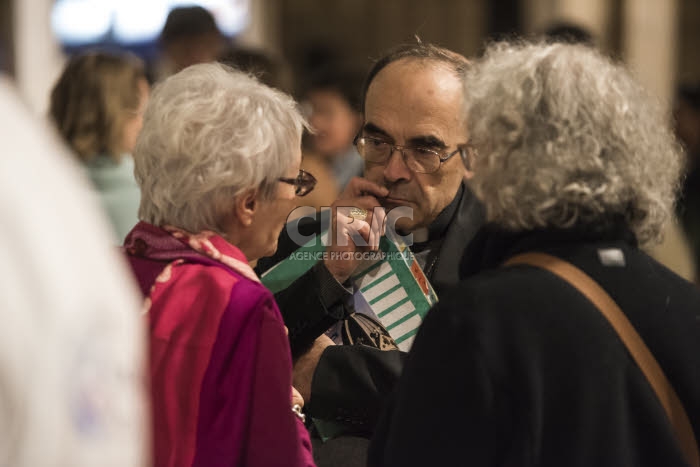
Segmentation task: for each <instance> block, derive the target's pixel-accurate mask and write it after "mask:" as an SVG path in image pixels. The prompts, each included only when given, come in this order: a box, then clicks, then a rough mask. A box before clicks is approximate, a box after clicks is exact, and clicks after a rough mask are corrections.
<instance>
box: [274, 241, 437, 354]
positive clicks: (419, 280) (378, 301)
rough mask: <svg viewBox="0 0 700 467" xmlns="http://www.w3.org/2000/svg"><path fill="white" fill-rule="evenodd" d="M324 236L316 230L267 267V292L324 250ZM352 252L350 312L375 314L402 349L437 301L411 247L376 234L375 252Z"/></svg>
mask: <svg viewBox="0 0 700 467" xmlns="http://www.w3.org/2000/svg"><path fill="white" fill-rule="evenodd" d="M327 235H328V233H327V232H324V233H322V234H320V235H317V236H316V237H314V238H313V239H311V240H310V241H308V242H307V243H306V244H305V245H303V246H301V247H300V248H298V249H297V250H296V251H295V252H294V253H292V254H291V255H290V256H289V257H288V258H286V259H285V260H283V261H281V262H280V263H278V264H277V265H275V266H274V267H273V268H272V269H270V270H268V271H267V272H266V273H265V274H263V276H262V278H261V280H262V283H263V284H265V286H266V287H268V288H269V289H270V290H271V291H272V292H273V293H276V292H278V291H280V290H283V289H285V288H287V287H288V286H289V285H290V284H291V283H292V282H294V281H295V280H296V279H297V278H299V277H301V276H302V275H303V274H304V273H306V272H307V271H308V270H309V269H311V267H313V265H314V264H316V263H317V262H318V261H319V260H322V259H323V258H324V255H327V254H329V253H326V246H325V245H327V244H328V241H327V240H328V238H327ZM324 236H326V237H324ZM348 254H351V253H348ZM355 254H356V255H359V256H358V258H361V259H362V263H361V265H360V267H358V269H357V271H356V273H355V275H354V276H353V277H352V282H353V288H354V290H355V291H356V292H355V294H354V298H355V311H357V312H360V313H366V314H370V315H375V316H376V317H377V318H378V319H379V321H380V322H381V323H382V324H383V325H384V327H386V329H387V330H388V331H389V334H390V335H391V337H393V338H394V340H395V341H396V344H397V345H398V346H399V349H401V350H403V351H405V352H407V351H408V350H409V349H410V348H411V344H413V339H414V338H415V336H416V333H417V332H418V328H419V327H420V325H421V323H422V322H423V318H424V317H425V315H426V314H427V313H428V310H430V308H431V307H432V306H433V305H434V304H435V303H437V295H436V294H435V291H434V290H433V288H432V286H431V285H430V283H429V282H428V279H427V278H426V277H425V274H424V273H423V270H422V269H421V268H420V266H419V265H418V263H417V261H416V259H415V257H414V256H413V253H412V252H411V250H410V249H409V248H408V246H406V244H405V243H404V242H403V241H402V240H401V238H400V237H398V236H397V235H395V234H393V233H392V232H389V231H387V235H386V236H384V237H382V239H381V241H380V243H379V252H364V253H355Z"/></svg>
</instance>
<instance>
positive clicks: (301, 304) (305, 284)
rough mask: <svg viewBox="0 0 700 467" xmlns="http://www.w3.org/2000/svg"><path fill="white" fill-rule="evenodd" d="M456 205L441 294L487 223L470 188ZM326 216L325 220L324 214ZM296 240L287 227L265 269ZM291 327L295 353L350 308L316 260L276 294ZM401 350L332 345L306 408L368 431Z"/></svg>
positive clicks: (436, 280)
mask: <svg viewBox="0 0 700 467" xmlns="http://www.w3.org/2000/svg"><path fill="white" fill-rule="evenodd" d="M458 195H461V199H460V200H458V208H457V210H456V211H455V214H454V216H453V217H452V219H451V221H450V222H449V224H448V227H447V230H446V232H445V235H444V240H443V242H442V244H441V246H440V251H439V256H438V260H437V263H436V264H435V269H434V273H433V275H432V277H429V279H430V280H431V282H432V284H433V286H434V288H435V290H436V292H437V294H438V297H439V296H440V293H441V291H442V290H443V289H444V287H446V286H448V285H451V284H455V283H456V282H457V280H458V274H459V262H460V258H461V257H462V253H463V251H464V249H465V247H466V245H467V243H468V242H469V240H470V239H471V238H472V236H473V235H474V234H475V233H476V231H477V230H478V229H479V227H480V226H481V225H482V223H483V218H484V216H483V208H482V207H481V204H480V203H479V202H478V201H477V200H476V198H475V197H474V195H473V194H472V193H471V191H469V189H467V188H466V186H465V189H464V190H460V192H459V193H458ZM325 222H327V220H325ZM294 227H296V228H298V230H299V232H300V233H301V234H302V235H309V234H311V233H319V232H320V231H321V230H322V227H327V223H326V224H325V225H324V226H322V222H320V221H318V220H313V219H309V218H305V219H301V220H300V221H298V223H297V225H295V226H294ZM296 248H297V245H296V244H295V243H294V242H292V241H291V238H290V236H289V233H288V229H284V230H283V232H282V235H281V237H280V239H279V244H278V250H277V253H276V254H275V255H274V256H273V257H271V258H266V259H264V260H261V261H260V262H259V264H258V267H257V270H258V272H259V273H262V272H264V271H265V270H267V269H269V268H270V267H271V266H273V265H274V264H276V263H277V262H279V261H281V260H282V259H284V258H286V257H288V256H289V255H290V254H291V253H292V252H293V251H294V250H295V249H296ZM275 299H276V300H277V303H278V305H279V307H280V310H281V311H282V315H283V317H284V320H285V324H286V325H287V327H288V328H289V337H290V343H291V346H292V353H293V354H294V355H299V354H300V353H302V352H303V351H304V350H306V349H308V348H309V346H310V345H311V344H312V343H313V341H314V340H315V339H316V337H318V336H319V335H321V334H322V333H323V332H325V331H326V330H327V329H328V328H329V327H330V326H331V325H333V324H334V323H335V322H337V321H338V320H340V319H342V318H344V317H345V316H347V314H348V313H350V312H352V310H353V305H352V294H351V293H350V292H349V291H348V290H346V289H345V288H343V287H342V286H341V285H340V284H338V283H337V281H335V279H334V278H333V277H332V276H331V275H330V273H329V272H328V270H327V269H326V268H325V267H324V266H323V264H322V263H319V264H317V265H316V266H315V267H314V268H312V269H311V270H309V271H308V272H307V273H306V274H304V275H303V276H302V277H301V278H300V279H298V280H297V281H296V282H294V283H293V284H292V285H291V286H290V287H289V288H287V289H285V290H283V291H281V292H279V293H277V294H275ZM403 358H404V354H403V352H400V351H380V350H377V349H374V348H369V347H365V346H341V345H339V346H332V347H329V348H328V349H326V351H325V352H324V353H323V355H322V356H321V359H320V361H319V364H318V367H317V368H316V373H315V374H314V378H313V382H312V387H311V400H310V401H309V402H308V404H307V405H306V407H305V410H306V411H307V412H308V413H310V414H312V415H313V417H315V418H320V419H325V420H334V421H340V422H343V423H345V424H347V425H348V426H352V427H353V431H355V432H356V433H358V434H364V435H370V434H371V433H372V431H373V429H374V425H375V424H376V421H377V419H378V417H379V413H380V412H381V409H382V407H383V404H384V401H385V399H386V396H387V395H388V394H389V393H390V392H391V391H392V389H393V387H394V385H395V383H396V381H397V380H398V377H399V375H400V373H401V369H402V366H403V363H402V362H403Z"/></svg>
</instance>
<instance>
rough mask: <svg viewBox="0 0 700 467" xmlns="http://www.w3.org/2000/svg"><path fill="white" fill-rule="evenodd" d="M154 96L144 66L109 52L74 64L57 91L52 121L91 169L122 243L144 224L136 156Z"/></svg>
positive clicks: (68, 67)
mask: <svg viewBox="0 0 700 467" xmlns="http://www.w3.org/2000/svg"><path fill="white" fill-rule="evenodd" d="M148 93H149V85H148V82H147V81H146V77H145V74H144V69H143V64H142V63H141V62H140V61H139V60H138V59H137V58H135V57H133V56H131V55H124V54H122V55H119V54H114V53H107V52H88V53H85V54H82V55H78V56H75V57H73V58H71V59H70V60H69V62H68V64H67V65H66V67H65V69H64V70H63V73H62V74H61V76H60V77H59V79H58V81H57V82H56V84H55V85H54V88H53V90H52V91H51V103H50V109H49V112H50V115H51V118H52V119H53V121H54V123H55V124H56V127H57V128H58V131H59V133H60V134H61V136H63V138H64V140H65V141H66V142H67V143H68V146H69V147H70V148H71V149H72V150H73V152H74V153H75V154H76V155H77V157H78V158H79V159H80V161H81V162H82V163H83V164H84V166H85V167H86V168H87V173H88V175H89V176H90V179H91V180H92V183H93V185H94V187H95V189H96V190H97V192H98V193H99V195H100V199H101V201H102V205H103V207H104V209H105V211H106V212H107V214H108V215H109V218H110V220H111V221H112V227H113V230H114V234H115V236H116V240H117V241H118V243H121V242H122V241H123V239H124V237H125V236H126V234H127V233H128V232H129V230H131V228H132V227H133V226H134V225H135V224H136V222H137V221H138V218H137V213H138V207H139V198H140V194H139V189H138V185H137V184H136V180H135V179H134V173H133V172H134V162H133V159H132V157H131V152H132V151H133V149H134V145H135V144H136V137H137V135H138V133H139V131H140V130H141V124H142V120H143V110H144V108H145V106H146V102H147V100H148Z"/></svg>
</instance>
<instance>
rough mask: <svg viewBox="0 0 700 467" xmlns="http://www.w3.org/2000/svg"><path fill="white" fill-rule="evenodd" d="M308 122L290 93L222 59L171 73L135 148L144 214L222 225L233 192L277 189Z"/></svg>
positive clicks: (267, 193)
mask: <svg viewBox="0 0 700 467" xmlns="http://www.w3.org/2000/svg"><path fill="white" fill-rule="evenodd" d="M306 126H307V123H306V121H305V120H304V118H303V117H302V115H301V113H300V112H299V109H298V106H297V104H296V102H295V101H294V100H293V99H292V98H291V97H289V96H288V95H286V94H284V93H282V92H280V91H277V90H275V89H272V88H269V87H267V86H265V85H263V84H261V83H260V82H258V81H257V80H256V79H255V78H254V77H252V76H249V75H247V74H245V73H243V72H240V71H237V70H235V69H233V68H230V67H227V66H225V65H221V64H214V63H209V64H201V65H193V66H191V67H189V68H186V69H184V70H183V71H181V72H179V73H177V74H176V75H173V76H171V77H169V78H168V79H166V80H165V81H164V82H162V83H161V84H159V85H158V86H156V87H155V89H154V91H153V94H152V95H151V98H150V100H149V103H148V106H147V108H146V113H145V115H144V121H143V129H142V130H141V133H140V134H139V137H138V139H137V142H136V148H135V150H134V162H135V170H134V173H135V175H136V180H137V182H138V183H139V186H140V187H141V206H140V208H139V218H140V219H141V220H143V221H146V222H150V223H151V224H154V225H159V226H160V225H165V224H171V225H174V226H177V227H180V228H183V229H185V230H188V231H190V232H201V231H202V230H213V231H215V232H218V233H224V232H223V230H224V225H225V223H226V222H227V220H228V216H229V215H230V211H231V209H230V208H231V203H232V200H233V198H234V197H235V196H236V195H238V194H239V193H241V192H243V191H245V190H247V189H257V190H258V191H259V193H260V195H261V197H262V198H263V199H269V198H270V197H272V195H273V194H274V193H275V189H276V187H278V186H279V185H278V178H280V177H284V176H286V174H287V172H288V171H289V169H290V166H291V164H292V163H293V162H294V156H295V155H296V154H298V152H299V150H300V145H301V133H302V131H303V129H304V127H306Z"/></svg>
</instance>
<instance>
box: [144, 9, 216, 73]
mask: <svg viewBox="0 0 700 467" xmlns="http://www.w3.org/2000/svg"><path fill="white" fill-rule="evenodd" d="M159 46H160V50H161V53H162V56H161V58H160V61H159V63H158V64H157V69H156V71H155V75H156V79H157V80H161V79H164V78H167V77H168V76H170V75H172V74H174V73H177V72H178V71H180V70H182V69H184V68H187V67H188V66H190V65H194V64H196V63H209V62H214V61H216V60H217V59H218V58H219V57H220V56H221V54H222V53H223V52H224V49H225V47H226V37H225V36H224V35H223V34H222V33H221V30H220V29H219V27H218V26H217V25H216V20H215V19H214V16H213V15H212V14H211V13H210V12H209V10H207V9H205V8H202V7H201V6H183V7H177V8H173V9H172V10H171V11H170V13H169V14H168V17H167V18H166V20H165V25H164V26H163V30H162V31H161V33H160V38H159Z"/></svg>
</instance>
